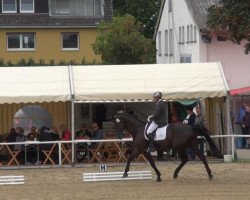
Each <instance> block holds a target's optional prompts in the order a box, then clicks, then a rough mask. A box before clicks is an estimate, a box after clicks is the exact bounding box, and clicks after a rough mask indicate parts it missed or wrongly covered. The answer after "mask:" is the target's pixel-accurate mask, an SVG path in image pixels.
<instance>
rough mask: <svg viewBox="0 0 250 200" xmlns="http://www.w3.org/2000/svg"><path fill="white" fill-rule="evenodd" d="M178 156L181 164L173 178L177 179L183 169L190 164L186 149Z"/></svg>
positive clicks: (179, 152)
mask: <svg viewBox="0 0 250 200" xmlns="http://www.w3.org/2000/svg"><path fill="white" fill-rule="evenodd" d="M178 155H179V157H180V159H181V164H180V165H179V166H178V167H177V168H176V169H175V171H174V176H173V178H174V179H175V178H177V177H178V174H179V172H180V170H181V168H182V167H183V166H184V165H185V164H186V163H187V162H188V156H187V154H186V149H182V150H180V151H178Z"/></svg>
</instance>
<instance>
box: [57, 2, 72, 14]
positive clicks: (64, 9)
mask: <svg viewBox="0 0 250 200" xmlns="http://www.w3.org/2000/svg"><path fill="white" fill-rule="evenodd" d="M55 11H56V13H58V14H68V13H70V8H69V0H55Z"/></svg>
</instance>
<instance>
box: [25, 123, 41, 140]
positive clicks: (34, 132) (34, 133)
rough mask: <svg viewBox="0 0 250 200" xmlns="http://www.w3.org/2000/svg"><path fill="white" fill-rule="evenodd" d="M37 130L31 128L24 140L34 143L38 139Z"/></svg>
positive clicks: (33, 127)
mask: <svg viewBox="0 0 250 200" xmlns="http://www.w3.org/2000/svg"><path fill="white" fill-rule="evenodd" d="M38 137H39V136H38V133H37V128H36V127H35V126H32V127H31V129H30V133H28V135H27V137H26V139H27V140H28V141H34V140H36V139H37V138H38Z"/></svg>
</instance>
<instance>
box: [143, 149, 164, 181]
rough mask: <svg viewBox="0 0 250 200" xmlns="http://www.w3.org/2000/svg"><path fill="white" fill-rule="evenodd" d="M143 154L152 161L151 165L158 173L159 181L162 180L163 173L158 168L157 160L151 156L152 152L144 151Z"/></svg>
mask: <svg viewBox="0 0 250 200" xmlns="http://www.w3.org/2000/svg"><path fill="white" fill-rule="evenodd" d="M142 154H143V155H144V156H145V158H146V159H147V160H148V162H149V163H150V165H151V167H152V168H153V169H154V170H155V173H156V174H157V182H161V173H160V171H159V170H158V169H157V167H156V165H155V162H154V160H153V158H152V156H151V154H150V153H148V152H146V151H143V152H142Z"/></svg>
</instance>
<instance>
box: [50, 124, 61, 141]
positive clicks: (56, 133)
mask: <svg viewBox="0 0 250 200" xmlns="http://www.w3.org/2000/svg"><path fill="white" fill-rule="evenodd" d="M51 133H53V138H54V140H55V141H58V140H60V136H59V128H57V127H55V126H53V127H52V128H51Z"/></svg>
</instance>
